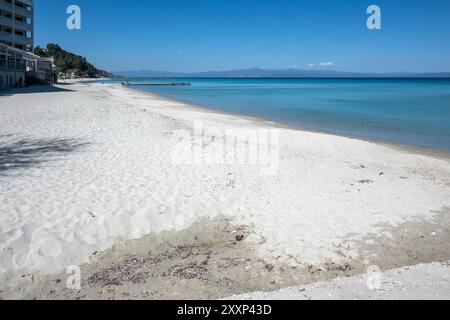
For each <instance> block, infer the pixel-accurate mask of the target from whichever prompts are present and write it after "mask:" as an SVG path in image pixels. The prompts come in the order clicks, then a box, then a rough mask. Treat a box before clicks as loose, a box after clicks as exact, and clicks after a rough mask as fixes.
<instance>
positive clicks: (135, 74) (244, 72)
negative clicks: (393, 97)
mask: <svg viewBox="0 0 450 320" xmlns="http://www.w3.org/2000/svg"><path fill="white" fill-rule="evenodd" d="M114 74H115V75H117V76H122V77H129V78H144V77H151V78H177V77H179V78H200V77H210V78H450V72H442V73H408V72H397V73H357V72H343V71H333V70H299V69H281V70H267V69H258V68H253V69H241V70H229V71H208V72H194V73H177V72H164V71H151V70H141V71H117V72H114Z"/></svg>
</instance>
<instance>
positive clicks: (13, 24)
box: [0, 0, 34, 52]
mask: <svg viewBox="0 0 450 320" xmlns="http://www.w3.org/2000/svg"><path fill="white" fill-rule="evenodd" d="M0 43H3V44H6V45H8V46H10V47H13V48H17V49H20V50H23V51H28V52H31V51H33V45H34V2H33V0H0Z"/></svg>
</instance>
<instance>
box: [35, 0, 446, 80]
mask: <svg viewBox="0 0 450 320" xmlns="http://www.w3.org/2000/svg"><path fill="white" fill-rule="evenodd" d="M35 3H36V15H35V24H36V29H35V38H36V45H45V44H46V43H48V42H55V43H58V44H60V45H61V46H62V47H63V48H65V49H67V50H69V51H73V52H75V53H78V54H81V55H83V56H86V57H87V58H88V60H89V61H91V62H92V63H94V64H95V65H96V66H98V67H101V68H103V69H106V70H109V71H119V70H142V69H149V70H164V71H181V72H192V71H208V70H229V69H240V68H252V67H260V68H273V69H281V68H300V69H308V68H310V67H309V66H308V65H309V64H311V63H314V64H315V65H316V66H315V67H314V68H316V69H320V68H322V69H325V68H326V69H334V70H342V71H360V72H394V71H413V72H424V71H432V72H437V71H450V1H448V0H409V1H408V0H369V1H367V0H334V1H331V0H315V1H313V0H308V1H306V0H120V1H119V0H95V1H93V0H35ZM71 4H76V5H78V6H80V8H81V13H82V17H81V18H82V29H81V30H72V31H71V30H68V29H67V28H66V19H67V17H68V15H67V14H66V9H67V7H68V6H69V5H71ZM371 4H377V5H379V6H380V7H381V10H382V29H381V30H376V31H371V30H368V29H367V27H366V19H367V17H368V15H367V14H366V9H367V7H368V6H369V5H371ZM323 62H332V63H333V66H332V67H330V66H326V67H325V66H324V67H320V66H319V64H320V63H323Z"/></svg>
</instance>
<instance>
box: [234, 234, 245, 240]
mask: <svg viewBox="0 0 450 320" xmlns="http://www.w3.org/2000/svg"><path fill="white" fill-rule="evenodd" d="M242 240H244V235H242V234H237V235H236V241H237V242H239V241H242Z"/></svg>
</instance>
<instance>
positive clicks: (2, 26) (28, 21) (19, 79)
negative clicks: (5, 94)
mask: <svg viewBox="0 0 450 320" xmlns="http://www.w3.org/2000/svg"><path fill="white" fill-rule="evenodd" d="M33 48H34V2H33V0H0V89H5V88H11V87H20V86H24V85H25V84H26V83H27V80H30V79H33V80H37V81H40V82H46V83H53V82H54V65H53V59H51V58H40V57H38V56H36V55H34V54H33Z"/></svg>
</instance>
